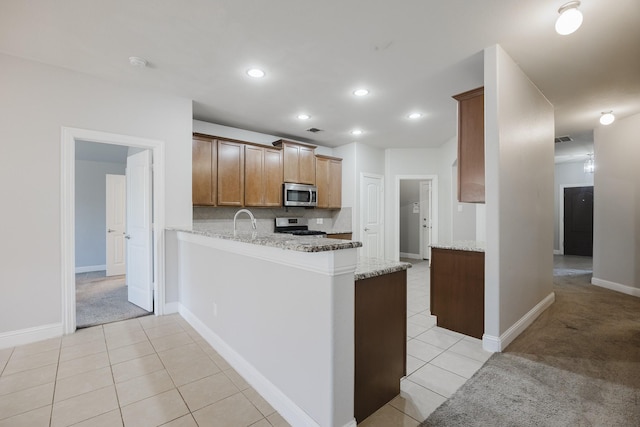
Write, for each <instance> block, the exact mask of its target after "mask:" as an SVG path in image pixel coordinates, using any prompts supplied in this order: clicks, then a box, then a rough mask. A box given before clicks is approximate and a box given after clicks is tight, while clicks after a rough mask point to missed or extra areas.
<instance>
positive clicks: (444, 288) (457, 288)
mask: <svg viewBox="0 0 640 427" xmlns="http://www.w3.org/2000/svg"><path fill="white" fill-rule="evenodd" d="M430 274H431V314H433V315H434V316H436V317H437V324H438V326H440V327H442V328H445V329H450V330H452V331H456V332H460V333H461V334H465V335H469V336H472V337H475V338H478V339H482V335H483V334H484V252H475V251H461V250H452V249H440V248H432V249H431V273H430Z"/></svg>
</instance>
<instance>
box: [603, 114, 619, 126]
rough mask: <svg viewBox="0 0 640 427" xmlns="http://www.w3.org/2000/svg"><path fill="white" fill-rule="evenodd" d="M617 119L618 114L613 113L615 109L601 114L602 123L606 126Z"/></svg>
mask: <svg viewBox="0 0 640 427" xmlns="http://www.w3.org/2000/svg"><path fill="white" fill-rule="evenodd" d="M615 120H616V116H614V115H613V111H605V112H603V113H602V115H601V116H600V124H603V125H605V126H607V125H610V124H611V123H613V122H614V121H615Z"/></svg>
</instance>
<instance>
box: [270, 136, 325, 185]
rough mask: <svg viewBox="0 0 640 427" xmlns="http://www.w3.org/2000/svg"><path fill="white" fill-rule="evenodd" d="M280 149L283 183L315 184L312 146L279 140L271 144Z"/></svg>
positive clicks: (314, 157) (314, 158)
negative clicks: (281, 153)
mask: <svg viewBox="0 0 640 427" xmlns="http://www.w3.org/2000/svg"><path fill="white" fill-rule="evenodd" d="M273 145H274V146H276V147H282V152H283V181H284V182H293V183H296V184H315V183H316V156H315V149H316V147H315V146H314V145H308V144H302V143H299V142H292V141H285V140H282V139H281V140H279V141H276V142H274V143H273Z"/></svg>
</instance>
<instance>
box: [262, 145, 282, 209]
mask: <svg viewBox="0 0 640 427" xmlns="http://www.w3.org/2000/svg"><path fill="white" fill-rule="evenodd" d="M263 181H264V199H263V206H282V151H280V150H272V149H269V148H266V149H265V150H264V179H263Z"/></svg>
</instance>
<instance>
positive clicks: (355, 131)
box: [351, 129, 362, 135]
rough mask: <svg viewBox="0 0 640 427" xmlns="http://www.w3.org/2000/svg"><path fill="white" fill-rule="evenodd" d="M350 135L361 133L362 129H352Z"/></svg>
mask: <svg viewBox="0 0 640 427" xmlns="http://www.w3.org/2000/svg"><path fill="white" fill-rule="evenodd" d="M351 135H362V131H361V130H360V129H354V130H352V131H351Z"/></svg>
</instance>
